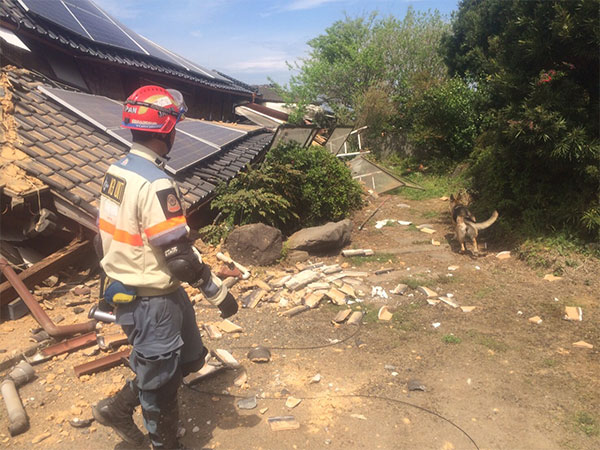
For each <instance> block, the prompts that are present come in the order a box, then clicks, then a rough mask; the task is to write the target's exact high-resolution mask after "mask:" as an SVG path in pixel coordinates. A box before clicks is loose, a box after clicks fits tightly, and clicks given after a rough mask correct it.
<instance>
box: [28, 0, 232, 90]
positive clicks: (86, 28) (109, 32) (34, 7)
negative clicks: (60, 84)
mask: <svg viewBox="0 0 600 450" xmlns="http://www.w3.org/2000/svg"><path fill="white" fill-rule="evenodd" d="M19 3H20V4H21V5H22V6H23V8H24V9H25V10H26V11H28V12H31V13H33V14H35V15H37V16H39V17H41V18H43V19H45V20H48V21H50V22H52V23H54V24H56V25H59V26H61V27H63V28H65V29H67V30H69V31H71V32H73V33H75V34H78V35H79V36H82V37H84V38H86V39H89V40H91V41H93V42H99V43H102V44H107V45H111V46H113V47H119V48H122V49H126V50H130V51H132V52H135V53H139V54H142V55H151V56H154V57H155V58H158V59H160V60H162V61H165V62H168V63H170V64H175V65H177V66H179V67H182V68H184V69H186V70H189V71H193V72H195V73H197V74H199V75H203V76H205V77H208V78H212V79H219V80H221V81H227V82H228V81H229V80H227V78H225V77H223V76H221V75H219V74H218V73H216V72H214V71H212V70H209V69H206V68H204V67H202V66H199V65H197V64H195V63H192V62H191V61H188V60H187V59H185V58H182V57H181V56H179V55H176V54H175V53H172V52H170V51H169V50H166V49H164V48H162V47H161V46H160V45H158V44H156V43H154V42H152V41H151V40H149V39H147V38H145V37H143V36H141V35H139V34H137V33H136V32H135V31H133V30H131V29H129V28H127V27H126V26H125V25H123V24H122V23H120V22H118V21H117V20H116V19H113V18H112V17H111V16H109V15H108V14H107V13H106V12H104V11H103V10H102V9H100V8H99V7H98V6H96V4H95V3H94V2H92V1H90V0H19Z"/></svg>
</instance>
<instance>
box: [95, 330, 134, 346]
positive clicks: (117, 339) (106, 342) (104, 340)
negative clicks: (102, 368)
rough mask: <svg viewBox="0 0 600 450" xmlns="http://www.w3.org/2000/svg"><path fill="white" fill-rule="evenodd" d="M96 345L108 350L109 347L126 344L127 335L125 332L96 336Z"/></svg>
mask: <svg viewBox="0 0 600 450" xmlns="http://www.w3.org/2000/svg"><path fill="white" fill-rule="evenodd" d="M97 341H98V347H100V348H101V349H102V350H108V349H110V348H117V347H119V346H120V345H123V344H127V343H128V340H127V335H126V334H125V333H116V334H109V335H104V336H98V338H97Z"/></svg>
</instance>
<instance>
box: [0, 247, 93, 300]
mask: <svg viewBox="0 0 600 450" xmlns="http://www.w3.org/2000/svg"><path fill="white" fill-rule="evenodd" d="M91 250H92V245H91V242H90V241H73V242H71V243H70V244H69V245H68V246H67V247H65V248H64V249H61V250H59V251H57V252H55V253H53V254H51V255H50V256H47V257H46V258H44V259H42V260H41V261H39V262H37V263H35V264H34V265H33V266H31V267H29V268H27V269H25V270H24V271H23V272H21V273H20V274H19V275H18V276H19V279H20V280H21V281H22V282H23V284H25V286H27V287H28V288H29V289H33V287H34V286H35V285H36V284H39V283H41V282H42V281H44V280H45V279H46V278H48V277H49V276H51V275H54V274H56V273H58V272H59V271H61V270H63V269H64V268H66V267H68V266H69V265H71V264H73V263H74V262H76V261H78V260H81V258H82V256H83V255H85V253H86V252H90V251H91ZM17 296H18V294H17V291H15V289H14V288H13V286H12V285H11V284H10V283H9V282H8V281H5V282H4V283H2V284H0V306H4V305H7V304H8V303H10V302H11V301H13V300H14V299H15V298H17Z"/></svg>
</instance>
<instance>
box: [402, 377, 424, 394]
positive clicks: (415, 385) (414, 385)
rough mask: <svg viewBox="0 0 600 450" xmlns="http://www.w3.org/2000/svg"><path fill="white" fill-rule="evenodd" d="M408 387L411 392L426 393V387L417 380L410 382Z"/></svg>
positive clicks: (412, 379) (413, 379)
mask: <svg viewBox="0 0 600 450" xmlns="http://www.w3.org/2000/svg"><path fill="white" fill-rule="evenodd" d="M407 387H408V390H409V391H423V392H424V391H425V390H426V389H425V385H424V384H423V383H421V382H420V381H419V380H417V379H416V378H411V379H410V380H408V383H407Z"/></svg>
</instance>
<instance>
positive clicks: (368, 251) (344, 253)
mask: <svg viewBox="0 0 600 450" xmlns="http://www.w3.org/2000/svg"><path fill="white" fill-rule="evenodd" d="M374 254H375V252H374V251H373V250H371V249H370V248H369V249H350V250H342V256H346V257H349V256H371V255H374Z"/></svg>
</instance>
